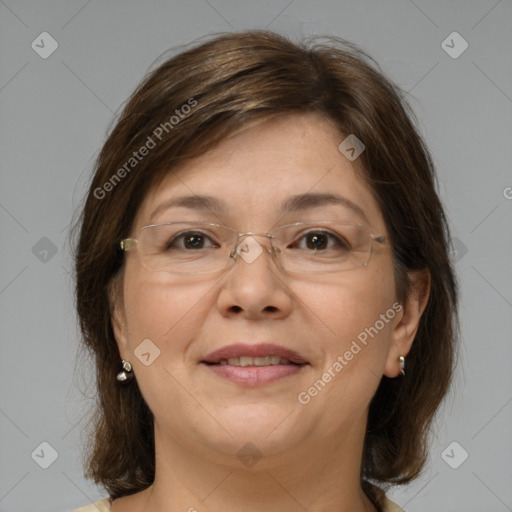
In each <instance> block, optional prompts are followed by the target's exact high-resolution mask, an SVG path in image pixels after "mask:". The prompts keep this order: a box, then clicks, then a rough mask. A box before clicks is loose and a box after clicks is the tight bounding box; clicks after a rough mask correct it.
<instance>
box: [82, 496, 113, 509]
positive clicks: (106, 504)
mask: <svg viewBox="0 0 512 512" xmlns="http://www.w3.org/2000/svg"><path fill="white" fill-rule="evenodd" d="M73 512H110V500H109V499H108V498H105V499H104V500H101V501H97V502H96V503H91V505H87V506H85V507H81V508H77V509H76V510H73Z"/></svg>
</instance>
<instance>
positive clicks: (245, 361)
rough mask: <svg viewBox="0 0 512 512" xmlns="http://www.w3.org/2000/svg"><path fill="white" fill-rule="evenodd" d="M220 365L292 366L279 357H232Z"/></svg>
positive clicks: (220, 362)
mask: <svg viewBox="0 0 512 512" xmlns="http://www.w3.org/2000/svg"><path fill="white" fill-rule="evenodd" d="M219 364H220V365H226V364H229V365H231V366H271V365H276V364H292V363H291V362H290V361H289V360H288V359H285V358H284V357H279V356H265V357H247V356H242V357H230V358H229V359H228V360H227V361H226V360H225V359H223V360H222V361H219Z"/></svg>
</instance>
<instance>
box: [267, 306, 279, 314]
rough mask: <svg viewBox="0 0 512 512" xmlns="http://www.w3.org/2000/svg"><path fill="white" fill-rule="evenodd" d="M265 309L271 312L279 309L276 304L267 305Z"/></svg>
mask: <svg viewBox="0 0 512 512" xmlns="http://www.w3.org/2000/svg"><path fill="white" fill-rule="evenodd" d="M265 311H268V312H269V313H274V312H276V311H277V308H276V307H275V306H267V307H266V308H265Z"/></svg>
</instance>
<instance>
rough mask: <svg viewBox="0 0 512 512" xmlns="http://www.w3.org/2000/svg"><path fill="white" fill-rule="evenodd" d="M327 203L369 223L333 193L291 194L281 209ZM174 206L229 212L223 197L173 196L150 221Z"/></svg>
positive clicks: (358, 209) (357, 209) (354, 206)
mask: <svg viewBox="0 0 512 512" xmlns="http://www.w3.org/2000/svg"><path fill="white" fill-rule="evenodd" d="M326 204H341V205H343V206H346V207H347V208H350V209H351V210H352V211H354V213H356V214H357V215H359V217H361V218H362V219H364V220H365V221H366V222H367V223H368V217H367V216H366V214H365V212H364V210H363V209H362V208H361V207H360V206H359V205H357V204H356V203H354V202H353V201H351V200H350V199H347V198H346V197H343V196H340V195H338V194H331V193H311V192H307V193H304V194H298V195H295V196H291V197H289V198H288V199H286V200H285V201H284V202H283V203H282V204H281V211H282V212H297V211H302V210H311V209H313V208H318V207H319V206H324V205H326ZM172 207H181V208H189V209H191V210H199V211H210V212H213V213H220V214H224V215H225V214H227V212H228V207H227V204H226V203H225V202H224V201H223V200H222V199H219V198H217V197H213V196H207V195H202V196H198V195H192V196H182V197H175V198H171V199H169V200H167V201H164V202H163V203H161V204H160V205H158V206H157V207H156V208H155V210H154V211H153V212H152V213H151V215H150V222H151V219H153V218H155V217H156V216H157V215H158V214H159V213H160V212H162V211H163V210H167V209H169V208H172Z"/></svg>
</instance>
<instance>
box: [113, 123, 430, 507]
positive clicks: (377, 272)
mask: <svg viewBox="0 0 512 512" xmlns="http://www.w3.org/2000/svg"><path fill="white" fill-rule="evenodd" d="M343 139H344V136H342V135H341V134H340V133H339V131H338V130H337V129H336V128H335V127H334V125H333V124H332V123H330V122H329V121H327V120H325V119H324V118H321V117H319V116H317V115H315V114H307V115H306V114H304V115H302V114H301V115H298V114H295V115H290V116H279V117H275V118H273V119H270V120H266V121H263V122H259V123H257V124H253V125H249V126H248V127H245V129H243V130H241V131H239V132H237V133H236V134H235V135H234V136H232V137H230V138H229V139H227V140H226V141H224V142H223V143H222V144H221V145H219V146H218V147H217V148H215V149H214V150H212V151H210V152H209V153H207V154H205V155H203V156H201V157H200V158H197V159H195V160H194V161H193V162H189V163H187V164H186V165H184V166H183V167H182V168H180V169H178V170H177V171H176V172H173V173H172V174H169V175H168V176H166V177H165V179H164V180H163V181H162V182H161V183H160V184H159V185H158V186H157V187H156V188H154V189H153V190H152V191H150V193H149V194H148V195H147V197H146V198H145V200H144V202H143V204H142V205H141V207H140V209H139V211H138V212H137V215H136V219H135V224H134V228H133V231H132V233H131V236H133V237H136V236H137V233H138V231H139V229H140V228H142V227H143V226H146V225H148V224H151V223H160V222H171V221H176V220H204V221H206V222H213V223H221V222H220V221H222V222H224V223H225V224H227V225H228V226H231V227H233V228H235V229H238V230H239V231H240V232H247V231H255V232H267V231H269V230H270V229H271V228H272V227H273V226H275V225H282V224H284V223H288V222H298V221H308V220H313V219H315V218H316V219H321V218H325V217H330V216H332V215H338V216H342V217H344V218H345V219H346V220H348V221H352V222H364V221H363V219H361V217H360V216H358V215H357V214H356V213H354V212H353V211H351V210H350V209H349V208H346V207H340V206H325V205H324V206H320V207H318V208H317V209H315V210H311V211H308V212H296V213H294V214H293V215H290V214H288V213H287V212H284V214H285V215H284V217H283V212H281V211H280V209H279V207H280V204H281V202H282V201H283V200H285V199H287V198H288V197H289V196H291V195H295V194H301V193H305V192H315V193H320V192H326V193H330V192H333V191H336V192H338V193H339V194H341V195H343V196H344V197H346V198H348V199H350V200H351V201H353V202H354V203H356V204H357V205H359V206H360V207H361V208H362V209H363V210H364V212H365V214H366V216H367V219H368V223H369V224H370V225H371V226H372V228H373V229H372V232H373V233H375V234H377V235H386V234H387V232H386V226H385V223H384V220H383V217H382V213H381V212H380V210H379V208H378V205H377V202H376V201H375V198H374V197H373V195H372V192H371V190H370V189H369V187H368V186H367V185H366V184H365V182H364V180H363V179H362V178H361V175H360V174H358V173H357V172H356V170H355V168H354V164H356V163H357V161H356V162H353V163H351V162H350V161H349V160H348V159H346V158H345V157H344V156H343V155H342V154H341V153H340V152H339V150H338V148H337V146H338V145H339V144H340V142H341V141H342V140H343ZM191 193H193V194H197V195H203V194H205V195H206V194H207V195H210V196H215V197H217V198H220V199H222V200H223V201H225V202H226V204H227V207H228V211H227V213H226V214H225V215H224V214H221V213H218V212H217V213H215V214H214V213H212V212H209V213H204V212H198V211H195V210H190V209H186V208H176V207H174V208H172V209H168V210H165V211H162V212H161V213H160V214H159V215H158V216H157V217H156V218H152V219H151V221H150V216H151V213H152V212H153V210H154V209H155V208H156V207H157V206H158V205H159V204H161V203H162V202H163V201H166V200H167V199H169V198H172V197H177V196H181V195H190V194H191ZM285 220H286V222H285ZM322 220H323V219H322ZM258 242H260V243H261V245H262V246H265V244H267V243H268V241H266V240H265V239H263V238H260V239H258ZM411 277H412V278H413V280H414V281H413V282H414V285H413V286H414V287H415V290H414V292H415V293H412V294H411V295H410V297H409V298H408V299H407V300H406V301H405V303H404V304H403V309H402V311H400V312H398V313H397V314H396V316H395V317H394V318H393V319H392V320H391V321H389V322H388V323H386V324H385V326H384V328H383V329H382V330H380V331H379V333H378V335H376V336H375V337H374V338H373V339H370V340H369V342H368V344H367V345H366V346H365V347H364V348H363V349H362V350H361V351H360V352H359V353H358V354H357V355H355V356H354V357H353V359H352V360H351V361H349V362H348V364H347V365H346V366H345V367H344V368H343V370H342V371H341V372H339V373H338V374H337V375H336V377H335V378H332V380H331V381H330V382H329V383H327V384H326V386H325V387H324V388H323V389H322V390H321V392H319V393H318V394H317V396H315V397H313V398H312V399H311V401H310V402H309V403H308V404H306V405H302V404H301V403H299V402H298V400H297V395H298V394H299V393H300V392H302V391H307V390H308V388H310V387H311V385H312V384H313V383H314V382H315V381H317V380H318V379H319V378H321V376H322V374H324V373H325V372H326V371H327V370H328V368H329V367H331V366H332V364H333V363H334V362H335V361H336V360H337V357H338V356H339V355H343V354H344V353H345V352H346V351H347V350H349V348H350V345H351V343H352V340H354V339H356V337H357V335H358V334H359V333H360V332H361V331H363V330H364V329H365V328H367V327H370V326H373V325H374V324H375V322H376V321H377V320H378V319H379V318H380V315H381V314H384V313H385V312H386V311H387V310H388V309H389V308H391V307H392V305H393V304H394V303H395V302H397V297H396V291H395V284H394V277H393V262H392V256H391V250H390V247H389V245H388V246H380V245H379V244H377V243H374V244H373V253H372V257H371V260H370V262H369V264H368V265H367V266H366V267H365V268H359V269H354V270H348V271H343V272H339V273H335V274H323V275H322V274H317V275H314V276H311V275H309V276H308V275H303V276H296V275H294V276H290V275H287V274H286V273H284V272H282V271H281V270H280V269H279V267H277V266H276V264H275V262H274V261H272V258H271V256H270V254H268V253H263V254H262V255H261V256H260V257H258V258H257V259H256V260H255V261H254V262H252V263H250V264H248V263H246V262H245V261H243V260H238V261H237V262H236V264H235V265H234V266H233V267H231V269H230V270H229V271H227V272H224V273H215V274H206V275H201V276H197V275H196V276H190V275H189V276H178V275H173V274H169V273H163V272H152V271H150V270H147V269H146V268H144V267H143V266H142V265H141V264H140V261H139V258H138V255H137V251H136V250H135V251H130V252H129V253H127V258H126V267H125V272H124V278H123V283H122V300H119V301H117V304H116V307H115V311H114V315H113V325H114V332H115V336H116V340H117V343H118V347H119V352H120V355H121V357H122V358H123V359H126V360H128V361H130V362H131V363H132V365H133V370H134V373H135V377H136V380H137V382H138V385H139V387H140V389H141V391H142V394H143V396H144V398H145V400H146V402H147V404H148V406H149V407H150V409H151V411H152V412H153V415H154V419H155V445H156V477H155V482H154V483H153V485H152V486H150V487H149V488H148V489H146V490H144V491H142V492H139V493H137V494H135V495H132V496H127V497H123V498H120V499H117V500H115V501H114V502H113V505H112V511H113V512H131V511H140V510H153V511H156V512H159V511H164V510H165V511H166V512H174V511H190V512H192V511H193V510H197V511H198V512H210V511H212V512H213V511H221V510H222V511H223V512H229V511H239V510H244V512H252V511H255V512H256V511H261V510H265V511H267V512H274V511H280V512H283V511H289V512H295V511H303V510H308V511H326V510H329V511H340V512H343V511H347V512H348V511H350V512H362V511H374V510H375V508H374V507H373V505H372V504H371V502H370V501H369V500H368V498H367V497H366V496H365V494H364V493H363V492H362V490H361V488H360V482H359V476H360V466H361V457H362V449H363V441H364V433H365V427H366V422H367V413H368V405H369V402H370V400H371V398H372V396H373V395H374V393H375V391H376V389H377V387H378V384H379V381H380V378H381V376H382V375H386V376H388V377H397V376H399V375H400V368H399V359H398V358H399V355H404V356H406V355H407V353H408V352H409V350H410V347H411V344H412V342H413V339H414V336H415V333H416V330H417V328H418V322H419V319H420V316H421V314H422V312H423V309H424V307H425V304H426V301H427V297H428V287H429V282H428V276H427V277H425V276H423V277H421V276H419V275H413V276H411ZM146 338H149V339H151V340H152V342H153V343H154V344H155V345H157V346H158V348H159V349H160V351H161V352H160V356H159V357H158V358H157V359H156V360H155V361H154V362H153V363H152V364H151V365H149V366H145V365H143V364H142V363H141V361H139V359H138V358H137V357H135V356H134V350H135V349H136V347H137V346H138V345H139V344H140V343H141V341H142V340H144V339H146ZM263 341H266V342H271V343H276V344H279V345H283V346H285V347H288V348H291V349H293V350H295V351H297V352H299V353H300V354H301V355H302V356H304V357H305V358H306V359H307V360H308V361H309V363H310V364H309V365H308V366H307V367H306V368H304V369H302V370H301V371H300V372H299V373H298V374H297V375H293V376H289V377H286V378H283V379H281V380H280V381H278V382H274V383H271V384H266V385H263V386H257V387H252V388H247V387H243V386H240V385H237V384H235V383H232V382H230V381H227V380H224V379H222V378H220V377H218V376H217V375H215V374H214V373H213V372H212V371H211V370H209V369H208V368H206V367H205V366H204V365H201V364H199V361H201V359H202V358H204V357H205V356H206V355H207V354H209V353H210V352H212V351H213V350H216V349H218V348H221V347H224V346H226V345H230V344H233V343H246V344H254V343H258V342H263ZM248 442H250V443H252V444H253V445H254V446H256V447H257V449H258V451H259V453H260V454H261V455H262V456H261V458H260V459H259V460H258V462H257V463H256V464H255V465H254V466H252V467H251V468H248V467H246V466H245V465H244V464H242V463H241V461H240V460H239V458H238V457H237V452H238V451H239V450H240V449H241V448H242V447H243V446H244V445H246V443H248Z"/></svg>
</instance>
